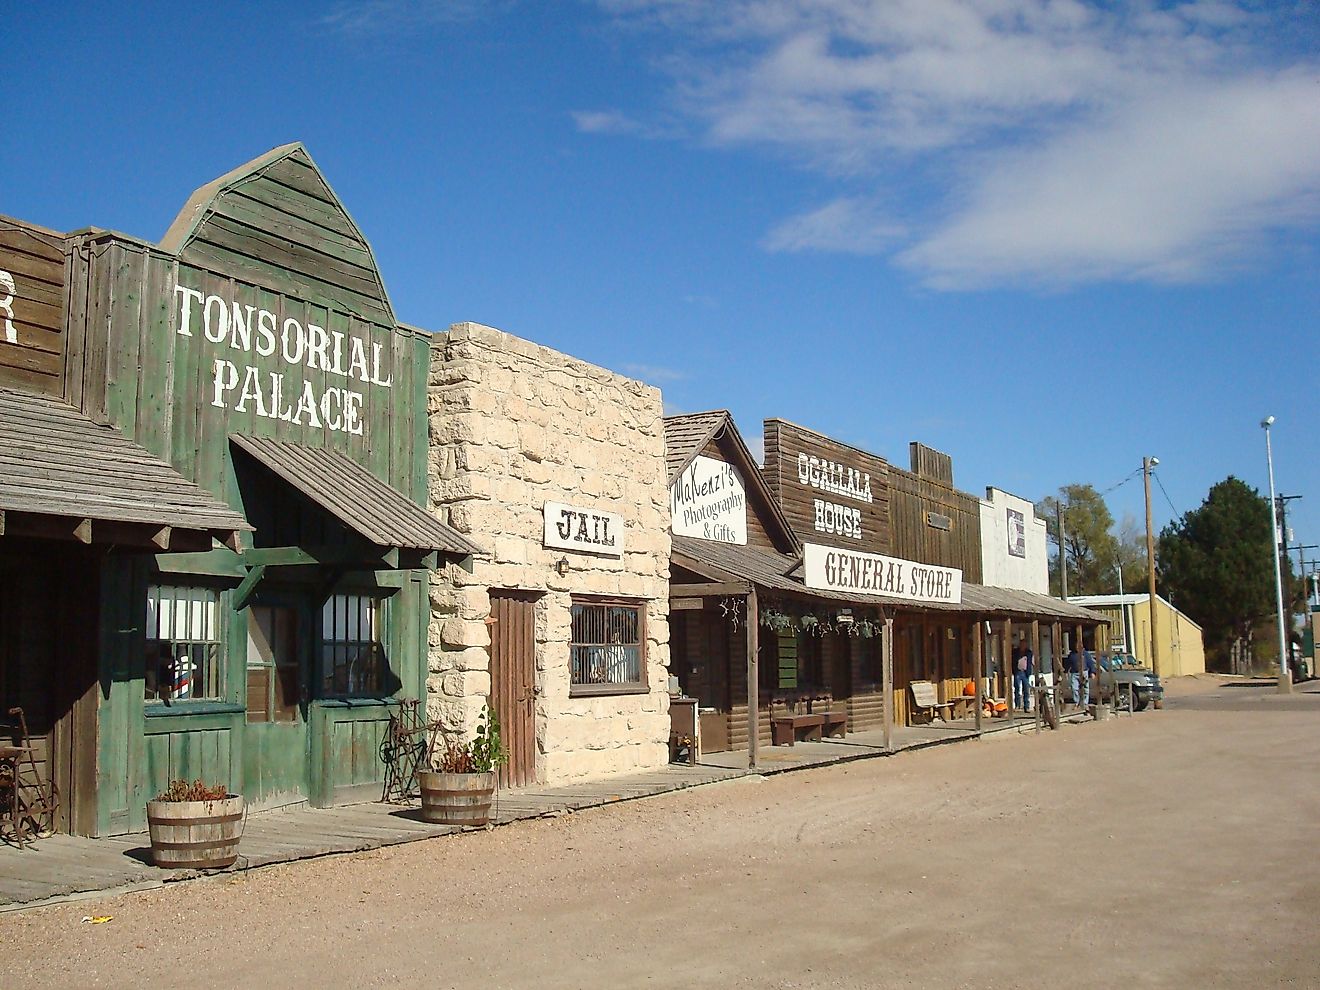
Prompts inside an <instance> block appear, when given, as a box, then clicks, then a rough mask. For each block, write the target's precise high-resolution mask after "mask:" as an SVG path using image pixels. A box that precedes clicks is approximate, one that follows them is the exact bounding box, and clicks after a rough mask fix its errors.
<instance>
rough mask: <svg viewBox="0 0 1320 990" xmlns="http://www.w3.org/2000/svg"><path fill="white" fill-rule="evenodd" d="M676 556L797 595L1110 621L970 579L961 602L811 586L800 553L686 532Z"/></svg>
mask: <svg viewBox="0 0 1320 990" xmlns="http://www.w3.org/2000/svg"><path fill="white" fill-rule="evenodd" d="M671 559H672V560H673V562H674V563H675V564H676V565H678V566H679V567H682V568H684V569H685V570H689V571H691V572H693V573H694V574H699V575H701V576H702V577H705V578H708V579H709V580H711V581H717V582H718V581H729V580H743V581H748V582H750V583H752V584H754V585H756V586H757V587H759V588H761V589H762V590H764V591H766V592H770V593H773V592H786V593H788V594H791V595H795V596H798V597H811V598H817V599H821V600H824V601H830V602H838V603H840V604H846V603H851V604H855V605H874V606H878V607H883V608H891V609H896V610H899V611H904V612H939V613H940V614H943V615H951V614H962V615H975V616H983V617H985V618H994V617H996V616H1009V617H1013V618H1018V617H1023V618H1041V619H1056V618H1057V619H1073V620H1075V621H1078V622H1085V623H1099V622H1104V623H1107V622H1108V621H1109V620H1108V619H1107V618H1106V617H1105V616H1103V615H1101V614H1100V613H1098V612H1093V611H1091V610H1090V609H1086V608H1083V607H1081V606H1080V605H1074V604H1072V603H1071V602H1065V601H1062V600H1060V599H1058V598H1051V597H1050V596H1048V595H1039V594H1035V593H1033V592H1029V591H1017V590H1014V589H1011V588H992V587H988V586H986V585H980V584H970V583H968V582H966V581H964V582H963V585H962V602H961V603H959V604H957V605H953V604H945V603H943V602H922V601H912V600H910V599H906V598H888V597H883V596H880V595H865V594H860V593H855V594H845V593H843V592H838V591H826V590H823V589H820V588H808V587H807V586H806V584H805V583H804V582H803V580H802V569H801V558H799V557H792V556H790V555H788V554H783V553H776V552H774V551H771V550H763V549H758V548H756V547H748V546H736V545H733V544H729V543H715V542H712V541H709V540H698V539H694V538H692V537H686V536H676V537H674V539H673V545H672V550H671ZM682 592H683V586H682V585H681V584H673V585H671V587H670V596H671V597H676V596H680V595H682Z"/></svg>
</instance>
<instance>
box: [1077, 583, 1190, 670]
mask: <svg viewBox="0 0 1320 990" xmlns="http://www.w3.org/2000/svg"><path fill="white" fill-rule="evenodd" d="M1068 601H1070V602H1072V603H1073V604H1074V605H1082V606H1085V607H1086V608H1089V609H1092V610H1093V611H1096V612H1099V613H1101V614H1102V615H1105V616H1108V617H1109V620H1110V624H1109V626H1108V627H1107V628H1106V627H1105V626H1101V627H1099V629H1097V630H1096V636H1097V637H1098V640H1097V643H1096V647H1097V648H1098V649H1100V650H1101V651H1104V652H1106V653H1107V652H1109V651H1110V649H1111V647H1112V646H1114V645H1115V644H1120V645H1121V644H1122V643H1123V642H1124V639H1123V637H1124V629H1126V630H1128V633H1127V635H1128V636H1129V637H1130V638H1131V643H1130V644H1129V646H1128V648H1127V650H1126V652H1128V653H1131V654H1132V655H1133V656H1136V657H1138V658H1140V659H1141V660H1144V661H1145V662H1146V663H1147V664H1149V663H1150V596H1149V595H1074V596H1072V597H1070V598H1069V599H1068ZM1156 601H1157V602H1158V603H1159V604H1158V606H1157V612H1156V623H1155V631H1156V634H1157V635H1158V637H1159V665H1160V669H1159V671H1158V673H1159V675H1160V676H1161V677H1181V676H1183V675H1185V674H1204V673H1205V645H1204V643H1203V641H1202V638H1201V627H1200V626H1198V625H1197V624H1196V623H1195V622H1193V621H1192V620H1191V619H1189V618H1188V617H1187V616H1186V615H1184V614H1183V613H1182V612H1179V611H1178V610H1177V609H1176V608H1174V607H1173V606H1172V605H1170V604H1169V603H1168V602H1167V601H1165V600H1164V599H1163V598H1160V597H1159V596H1156ZM1125 623H1126V625H1125Z"/></svg>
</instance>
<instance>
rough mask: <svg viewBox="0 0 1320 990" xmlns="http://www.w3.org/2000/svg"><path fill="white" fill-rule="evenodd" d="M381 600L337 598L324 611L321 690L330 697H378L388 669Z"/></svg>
mask: <svg viewBox="0 0 1320 990" xmlns="http://www.w3.org/2000/svg"><path fill="white" fill-rule="evenodd" d="M382 605H383V602H382V600H381V599H379V598H373V597H371V596H368V595H335V596H333V597H332V598H331V599H330V600H329V601H327V602H326V603H325V606H324V607H323V608H322V610H321V654H320V664H321V669H320V680H321V690H322V691H323V692H324V693H325V694H329V695H345V694H347V695H353V694H377V693H379V692H380V690H381V684H382V682H383V680H384V677H383V674H384V671H385V670H386V668H387V666H388V661H387V659H386V657H385V650H384V647H383V645H382V643H381V641H380V630H381V622H380V615H381V608H382Z"/></svg>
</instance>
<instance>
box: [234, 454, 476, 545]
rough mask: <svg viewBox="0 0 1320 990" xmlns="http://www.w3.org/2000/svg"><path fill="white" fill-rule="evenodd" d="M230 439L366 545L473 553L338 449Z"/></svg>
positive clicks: (452, 531)
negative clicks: (356, 535) (364, 541)
mask: <svg viewBox="0 0 1320 990" xmlns="http://www.w3.org/2000/svg"><path fill="white" fill-rule="evenodd" d="M229 439H230V441H231V442H232V443H233V444H234V445H235V446H236V447H238V448H240V449H241V450H244V451H246V452H247V453H248V454H250V455H252V457H254V458H256V460H257V461H258V462H259V463H260V464H262V465H264V466H265V467H266V468H268V469H269V470H270V471H272V472H273V473H274V474H275V475H277V476H278V477H280V478H282V479H283V480H284V481H285V482H287V483H288V484H290V485H292V486H293V487H294V488H295V489H296V490H297V491H299V492H301V493H302V494H303V495H305V496H307V498H309V499H311V501H312V502H314V503H315V504H316V505H318V506H320V507H321V508H322V509H324V510H325V511H326V512H328V513H330V514H331V515H332V516H334V517H335V518H336V519H338V520H339V521H340V522H341V523H343V524H344V525H345V526H346V527H348V528H349V529H351V530H352V531H353V532H355V533H357V534H358V535H359V536H361V537H362V538H363V539H365V540H366V541H367V542H369V543H373V544H375V545H377V546H383V547H407V548H409V549H414V550H425V551H428V552H430V551H432V550H440V551H443V552H445V553H448V554H453V555H456V556H462V557H466V556H469V555H471V554H474V553H477V552H478V550H477V548H476V547H475V546H474V545H473V544H472V543H470V542H468V540H467V538H466V537H464V536H463V535H462V534H461V533H459V532H458V531H457V530H455V529H453V528H451V527H449V526H446V525H445V524H444V523H442V522H441V521H440V520H439V519H436V518H435V517H434V516H432V515H431V514H430V513H429V512H427V511H426V510H425V509H423V508H422V507H421V506H420V505H418V504H417V503H415V502H413V501H411V500H410V499H409V498H408V496H406V495H404V494H403V492H401V491H399V490H398V489H397V488H394V487H393V486H392V485H388V484H386V483H385V482H384V481H382V480H381V479H380V478H377V477H376V476H375V475H374V474H372V473H371V472H370V471H368V470H367V469H366V468H364V467H362V466H361V465H360V464H358V463H357V462H356V461H354V460H352V459H351V458H349V457H348V456H346V455H344V454H341V453H339V452H338V451H335V450H329V449H327V448H325V447H307V446H304V445H303V444H300V443H292V442H290V441H284V440H271V439H268V438H265V437H250V436H239V435H237V434H231V435H230V437H229Z"/></svg>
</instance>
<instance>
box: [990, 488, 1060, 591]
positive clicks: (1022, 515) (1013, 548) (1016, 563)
mask: <svg viewBox="0 0 1320 990" xmlns="http://www.w3.org/2000/svg"><path fill="white" fill-rule="evenodd" d="M981 582H982V583H983V584H985V585H988V586H990V587H993V588H1014V589H1016V590H1018V591H1034V592H1036V593H1037V594H1041V595H1048V594H1049V593H1050V563H1049V549H1048V547H1047V545H1046V540H1045V521H1044V520H1043V519H1037V518H1036V507H1035V506H1034V505H1033V504H1032V503H1031V502H1029V501H1028V500H1027V499H1025V498H1019V497H1018V496H1017V495H1011V494H1009V493H1008V492H1006V491H1003V490H1001V489H999V488H994V487H988V488H986V490H985V498H983V499H981Z"/></svg>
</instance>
